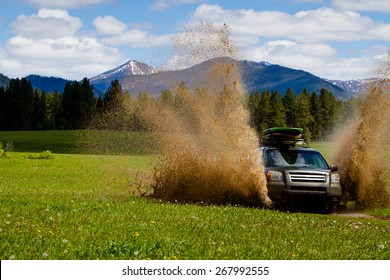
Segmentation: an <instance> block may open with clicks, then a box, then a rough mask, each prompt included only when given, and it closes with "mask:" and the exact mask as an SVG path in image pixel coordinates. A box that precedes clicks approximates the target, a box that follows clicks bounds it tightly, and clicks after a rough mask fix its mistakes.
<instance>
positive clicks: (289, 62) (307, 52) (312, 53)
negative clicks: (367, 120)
mask: <svg viewBox="0 0 390 280" xmlns="http://www.w3.org/2000/svg"><path fill="white" fill-rule="evenodd" d="M201 23H207V24H212V25H213V26H215V27H222V26H223V25H224V24H227V26H228V27H229V29H230V34H231V40H232V41H233V42H234V44H236V45H237V46H238V48H239V53H240V55H239V58H240V59H246V60H250V61H256V62H260V61H267V62H269V63H272V64H279V65H282V66H286V67H290V68H294V69H300V70H305V71H308V72H310V73H312V74H314V75H317V76H319V77H322V78H328V79H341V80H350V79H364V78H370V77H372V76H375V75H376V73H377V72H378V69H380V68H381V67H383V65H384V64H385V65H388V62H389V60H390V1H389V0H287V1H281V0H257V1H256V0H253V1H249V0H239V1H227V0H220V1H212V0H146V1H139V0H135V1H127V0H0V73H2V74H4V75H6V76H8V77H10V78H21V77H24V76H26V75H29V74H38V75H44V76H55V77H61V78H65V79H72V80H81V79H82V78H84V77H88V78H90V77H93V76H95V75H98V74H100V73H102V72H105V71H107V70H110V69H112V68H115V67H117V66H119V65H121V64H123V63H125V62H126V61H128V60H130V59H134V60H137V61H140V62H144V63H147V64H149V65H151V66H153V67H155V68H157V69H159V68H162V69H172V68H183V67H187V66H188V65H178V64H177V63H174V62H175V61H177V58H175V54H174V52H172V44H173V42H174V38H177V37H178V36H180V34H184V33H185V32H186V30H192V28H196V26H199V25H200V24H201Z"/></svg>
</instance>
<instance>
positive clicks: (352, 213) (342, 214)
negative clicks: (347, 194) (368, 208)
mask: <svg viewBox="0 0 390 280" xmlns="http://www.w3.org/2000/svg"><path fill="white" fill-rule="evenodd" d="M331 215H332V216H336V217H345V218H356V219H376V220H387V221H390V218H383V217H375V216H371V215H369V214H366V213H363V212H358V211H348V210H342V211H338V212H335V213H332V214H331Z"/></svg>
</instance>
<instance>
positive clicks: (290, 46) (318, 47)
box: [246, 40, 388, 80]
mask: <svg viewBox="0 0 390 280" xmlns="http://www.w3.org/2000/svg"><path fill="white" fill-rule="evenodd" d="M246 57H247V58H248V59H249V60H254V61H268V62H270V63H273V64H279V65H283V66H287V67H291V68H294V69H301V70H305V71H309V72H310V73H312V74H314V75H317V76H320V77H323V78H330V79H342V80H348V79H357V78H367V77H371V76H373V75H375V71H376V70H377V69H378V67H379V65H380V64H381V63H382V62H383V59H384V58H386V57H388V53H387V52H386V48H384V47H382V48H380V47H378V51H377V52H373V51H372V50H371V51H368V50H367V52H366V55H363V56H361V57H353V58H342V57H340V56H339V55H338V53H337V51H336V50H335V49H333V48H332V47H331V46H329V45H326V44H299V43H295V42H292V41H288V40H277V41H269V42H267V43H265V44H264V45H262V46H260V47H253V48H250V49H248V50H247V51H246Z"/></svg>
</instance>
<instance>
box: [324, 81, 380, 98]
mask: <svg viewBox="0 0 390 280" xmlns="http://www.w3.org/2000/svg"><path fill="white" fill-rule="evenodd" d="M326 81H328V82H330V83H332V84H334V85H336V86H339V87H341V88H343V89H345V90H346V91H348V92H351V93H352V94H353V95H355V96H356V95H358V94H359V93H360V92H362V91H363V90H364V88H365V87H366V86H367V85H368V84H369V83H371V82H373V79H360V80H348V81H343V80H326Z"/></svg>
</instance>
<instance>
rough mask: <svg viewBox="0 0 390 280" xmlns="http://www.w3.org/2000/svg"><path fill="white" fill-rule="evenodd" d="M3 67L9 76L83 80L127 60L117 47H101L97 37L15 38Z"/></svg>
mask: <svg viewBox="0 0 390 280" xmlns="http://www.w3.org/2000/svg"><path fill="white" fill-rule="evenodd" d="M0 57H1V59H0V60H3V59H4V60H5V61H6V64H5V63H3V62H2V64H0V66H1V68H3V67H4V68H8V70H7V75H11V76H18V77H21V76H25V75H28V74H41V75H49V76H59V77H64V78H68V79H81V78H82V77H85V76H88V77H89V76H91V75H94V74H99V73H101V72H103V71H106V70H107V69H109V68H107V67H108V65H110V66H111V67H113V66H117V65H118V63H121V62H123V60H124V57H123V56H122V55H121V54H120V53H119V52H118V50H116V49H114V48H109V47H106V46H103V45H101V44H100V43H98V42H97V40H96V39H94V38H88V37H72V36H69V37H62V38H56V39H53V38H45V39H30V38H25V37H22V36H15V37H13V38H11V39H10V40H9V41H8V44H7V46H6V50H5V51H3V52H2V53H0Z"/></svg>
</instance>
